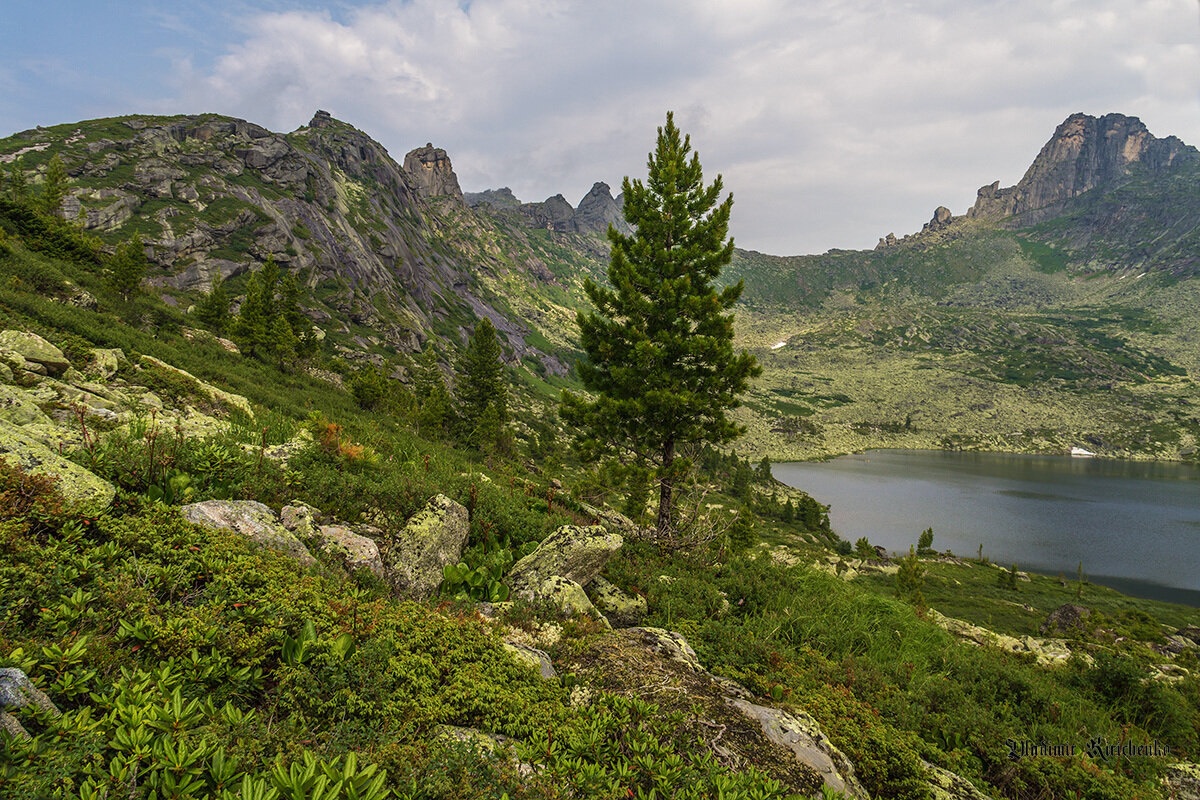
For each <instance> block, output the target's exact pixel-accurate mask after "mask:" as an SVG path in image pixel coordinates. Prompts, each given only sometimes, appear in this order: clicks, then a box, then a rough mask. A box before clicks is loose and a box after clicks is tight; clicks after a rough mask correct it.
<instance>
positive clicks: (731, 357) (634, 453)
mask: <svg viewBox="0 0 1200 800" xmlns="http://www.w3.org/2000/svg"><path fill="white" fill-rule="evenodd" d="M689 156H690V157H689ZM647 166H648V175H647V179H646V181H645V182H643V181H641V180H630V179H629V178H628V177H626V178H625V180H624V182H623V184H622V190H623V192H624V195H625V206H624V216H625V220H626V221H627V222H628V223H629V224H630V225H631V226H633V228H634V230H635V232H634V233H632V234H629V235H626V234H622V233H619V232H618V231H617V230H616V229H615V228H613V227H611V226H610V227H609V230H608V239H609V242H610V244H611V261H610V264H609V268H608V281H609V285H608V286H601V285H599V284H597V283H595V282H594V281H591V280H588V281H586V282H585V284H584V288H585V291H586V292H587V296H588V299H589V300H591V302H592V305H593V306H594V307H595V309H596V310H595V311H593V312H590V313H583V312H580V314H579V315H578V321H579V329H580V341H581V344H582V346H583V349H584V351H585V353H586V354H587V357H586V359H584V360H582V361H580V363H579V365H578V369H579V376H580V379H581V380H582V382H583V385H584V386H585V387H586V388H587V389H588V390H589V391H591V392H593V393H594V399H591V400H589V399H586V398H584V397H581V396H579V395H575V394H572V393H570V392H564V393H563V398H562V411H563V416H564V419H566V421H567V422H568V423H570V424H573V425H575V426H576V427H577V428H578V429H579V430H580V434H579V436H578V438H577V445H578V446H579V448H580V450H581V452H582V453H584V455H586V456H595V457H598V456H600V455H601V454H603V453H604V452H611V451H613V450H616V451H617V452H618V453H621V454H623V455H625V456H630V457H632V460H636V461H638V462H641V461H645V462H647V463H649V464H652V465H653V466H654V467H655V469H656V478H657V480H658V484H659V504H658V520H657V528H658V531H659V533H660V534H661V535H666V534H668V533H670V531H671V529H672V527H673V523H674V503H675V500H676V497H675V488H676V487H677V486H678V485H679V484H680V482H681V480H682V478H683V476H684V475H685V474H686V472H687V470H688V469H689V468H690V466H691V464H690V461H689V460H688V459H686V458H681V457H680V451H681V449H682V448H686V447H688V446H690V445H693V444H697V443H700V442H710V443H714V444H723V443H727V442H729V441H732V440H733V439H734V438H736V437H737V436H738V435H740V434H741V433H742V432H743V430H742V428H740V427H739V426H738V425H736V424H735V423H734V422H732V421H731V420H730V419H729V418H728V417H727V416H726V413H725V412H726V411H727V410H729V409H732V408H734V407H736V406H737V405H738V395H740V394H741V393H742V392H744V391H745V390H746V389H747V388H748V386H749V380H750V378H752V377H754V376H756V375H758V374H759V373H760V371H761V370H760V368H759V367H758V365H757V363H756V362H755V360H754V357H753V356H751V355H749V354H748V353H746V352H745V351H743V352H742V353H740V354H737V353H735V352H734V350H733V314H731V313H727V312H728V311H729V309H731V308H732V307H733V304H734V303H736V302H737V300H738V298H739V297H740V296H741V293H742V284H741V282H739V283H737V284H735V285H732V286H728V287H726V288H724V289H722V290H718V289H717V288H716V287H715V286H714V285H713V284H714V281H715V280H716V279H717V277H718V276H719V275H720V272H721V268H722V267H724V266H725V265H726V264H728V263H729V262H730V259H731V258H732V257H733V240H732V239H730V238H728V231H729V214H730V211H731V209H732V208H733V196H732V195H729V196H727V197H726V198H725V199H724V200H723V201H722V200H720V197H721V193H722V191H723V184H722V181H721V177H720V176H719V175H718V176H717V178H716V180H714V181H713V182H712V183H711V184H709V185H708V186H705V184H704V174H703V170H702V168H701V166H700V159H699V157H698V156H697V155H695V154H693V153H692V147H691V138H690V137H688V136H685V135H683V134H682V133H681V132H680V131H679V129H678V128H677V127H676V126H675V120H674V116H673V115H672V114H671V113H668V114H667V122H666V125H665V126H663V127H661V128H659V129H658V140H657V143H656V146H655V151H654V152H653V153H651V154H650V156H649V161H648V165H647Z"/></svg>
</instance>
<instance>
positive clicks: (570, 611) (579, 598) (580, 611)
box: [515, 575, 608, 626]
mask: <svg viewBox="0 0 1200 800" xmlns="http://www.w3.org/2000/svg"><path fill="white" fill-rule="evenodd" d="M515 594H516V596H517V597H520V598H521V599H523V600H529V601H541V602H544V603H548V604H550V605H552V606H554V607H555V608H556V609H558V611H559V612H560V613H562V614H564V615H565V616H568V617H574V616H580V615H582V616H589V617H595V618H596V619H599V620H601V621H602V622H603V624H604V625H605V626H608V620H606V619H605V618H604V615H603V614H601V613H600V612H599V611H597V610H596V607H595V606H594V605H592V601H591V600H589V599H588V596H587V592H585V591H584V590H583V587H582V586H580V585H579V584H578V583H576V582H575V581H573V580H570V579H569V578H564V577H563V576H561V575H551V576H550V577H549V578H546V580H544V581H542V582H541V583H540V584H538V586H537V587H529V586H526V587H524V588H521V589H518V590H516V592H515Z"/></svg>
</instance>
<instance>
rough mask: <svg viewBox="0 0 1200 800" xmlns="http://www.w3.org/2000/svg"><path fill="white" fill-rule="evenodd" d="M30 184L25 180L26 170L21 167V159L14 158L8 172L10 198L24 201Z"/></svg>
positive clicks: (19, 201)
mask: <svg viewBox="0 0 1200 800" xmlns="http://www.w3.org/2000/svg"><path fill="white" fill-rule="evenodd" d="M27 188H28V184H27V182H26V180H25V170H24V169H23V168H22V167H21V159H20V157H17V158H15V159H13V162H12V167H11V168H10V169H9V172H8V199H9V200H12V201H13V202H14V203H24V202H25V194H26V191H27Z"/></svg>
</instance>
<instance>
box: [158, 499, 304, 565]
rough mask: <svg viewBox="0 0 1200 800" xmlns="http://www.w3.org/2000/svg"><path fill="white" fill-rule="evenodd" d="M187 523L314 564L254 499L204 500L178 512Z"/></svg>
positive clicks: (267, 510)
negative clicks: (227, 532)
mask: <svg viewBox="0 0 1200 800" xmlns="http://www.w3.org/2000/svg"><path fill="white" fill-rule="evenodd" d="M179 513H180V514H181V515H182V516H183V518H184V519H186V520H187V521H188V522H191V523H193V524H195V525H199V526H200V527H202V528H209V529H217V530H227V531H233V532H234V533H237V534H240V535H241V536H244V537H245V538H247V539H249V540H250V541H252V542H255V543H256V544H259V545H262V546H263V547H267V548H270V549H272V550H277V551H279V552H281V553H285V554H287V555H289V556H291V557H292V558H294V559H296V561H298V562H299V563H300V564H302V565H304V566H311V565H312V564H315V563H316V559H314V558H313V557H312V553H310V552H309V551H308V548H307V547H305V546H304V543H303V542H301V541H300V540H299V539H298V538H297V537H296V535H295V534H294V533H292V532H291V531H289V530H288V529H287V528H285V527H283V525H282V524H281V523H280V522H279V519H278V518H277V517H276V516H275V512H274V511H272V510H271V509H270V508H268V507H267V506H265V505H263V504H262V503H259V502H256V501H253V500H205V501H204V502H202V503H190V504H188V505H186V506H183V507H182V508H181V509H179Z"/></svg>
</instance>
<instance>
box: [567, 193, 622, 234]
mask: <svg viewBox="0 0 1200 800" xmlns="http://www.w3.org/2000/svg"><path fill="white" fill-rule="evenodd" d="M573 223H574V227H575V230H576V231H578V232H579V233H605V232H606V231H607V230H608V226H609V224H610V223H611V224H612V225H614V226H616V228H617V230H620V231H622V232H624V233H628V232H629V230H630V228H629V223H627V222H625V217H624V214H623V213H622V206H621V205H619V204H618V203H617V201H616V200H615V199H613V196H612V193H611V192H610V190H609V188H608V184H607V183H604V182H603V181H597V182H596V183H594V184H592V188H591V190H590V191H588V193H587V194H585V195H584V196H583V199H582V200H580V201H579V207H578V208H577V209H575V216H574V218H573Z"/></svg>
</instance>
